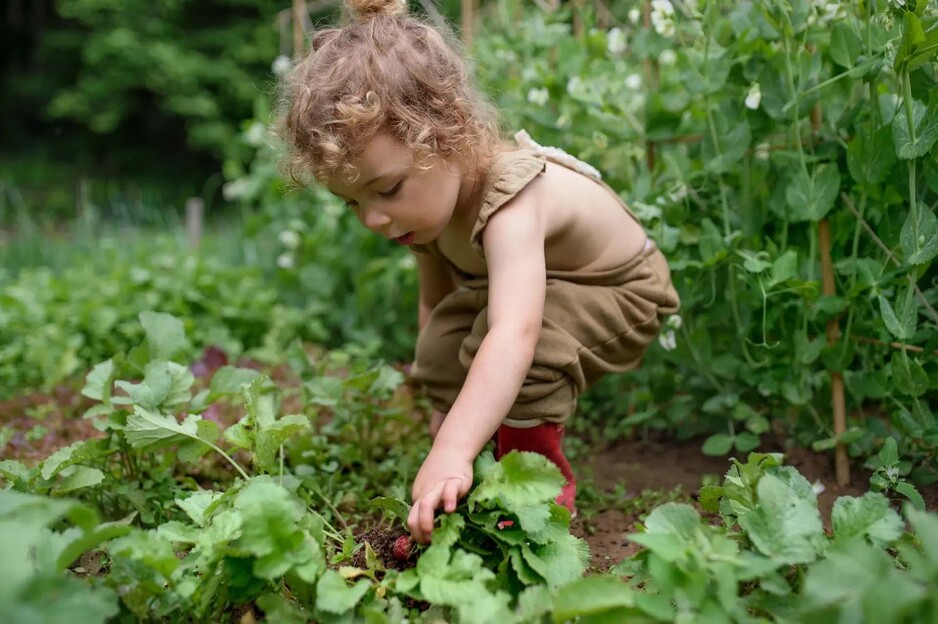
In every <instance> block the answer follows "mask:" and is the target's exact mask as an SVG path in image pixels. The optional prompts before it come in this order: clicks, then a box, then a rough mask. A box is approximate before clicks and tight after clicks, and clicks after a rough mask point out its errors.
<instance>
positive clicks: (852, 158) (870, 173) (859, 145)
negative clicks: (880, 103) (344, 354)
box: [847, 126, 896, 184]
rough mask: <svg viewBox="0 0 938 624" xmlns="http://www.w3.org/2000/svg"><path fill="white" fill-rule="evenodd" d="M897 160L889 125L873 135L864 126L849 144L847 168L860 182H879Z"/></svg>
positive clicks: (884, 177)
mask: <svg viewBox="0 0 938 624" xmlns="http://www.w3.org/2000/svg"><path fill="white" fill-rule="evenodd" d="M895 162H896V150H895V148H894V147H893V140H892V131H891V129H890V128H889V127H888V126H884V127H882V128H878V129H877V130H876V131H875V132H874V133H873V135H872V136H868V135H867V132H866V128H862V129H860V131H858V132H857V134H856V136H855V137H854V138H853V141H851V142H850V144H849V145H848V146H847V169H849V171H850V175H851V176H852V177H853V179H854V180H856V181H857V182H859V183H860V184H879V183H880V182H882V181H883V180H885V179H886V176H887V175H888V174H889V172H890V170H892V166H893V165H894V164H895Z"/></svg>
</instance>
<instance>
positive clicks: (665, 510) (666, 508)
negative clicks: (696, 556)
mask: <svg viewBox="0 0 938 624" xmlns="http://www.w3.org/2000/svg"><path fill="white" fill-rule="evenodd" d="M698 529H700V514H698V513H697V510H696V509H694V508H693V507H691V506H690V505H687V504H684V503H665V504H664V505H661V506H659V507H656V508H655V509H653V510H652V512H651V513H650V514H648V518H646V520H645V531H646V532H647V533H664V534H674V535H679V536H681V537H682V538H684V539H686V540H692V539H694V536H695V535H696V534H697V531H698Z"/></svg>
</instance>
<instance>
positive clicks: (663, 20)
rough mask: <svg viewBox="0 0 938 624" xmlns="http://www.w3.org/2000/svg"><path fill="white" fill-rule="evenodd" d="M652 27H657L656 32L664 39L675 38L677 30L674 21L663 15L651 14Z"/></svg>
mask: <svg viewBox="0 0 938 624" xmlns="http://www.w3.org/2000/svg"><path fill="white" fill-rule="evenodd" d="M651 25H652V26H654V27H655V32H656V33H658V34H659V35H661V36H662V37H673V36H674V33H676V32H677V29H676V28H675V27H674V20H673V19H671V18H670V17H669V16H667V15H664V14H662V13H657V12H654V13H652V14H651Z"/></svg>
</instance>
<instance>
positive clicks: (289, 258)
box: [277, 253, 294, 269]
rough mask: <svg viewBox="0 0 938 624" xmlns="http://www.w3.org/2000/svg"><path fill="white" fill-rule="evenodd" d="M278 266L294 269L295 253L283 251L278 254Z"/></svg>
mask: <svg viewBox="0 0 938 624" xmlns="http://www.w3.org/2000/svg"><path fill="white" fill-rule="evenodd" d="M277 266H278V267H280V268H281V269H292V268H293V266H294V261H293V254H290V253H282V254H280V255H279V256H277Z"/></svg>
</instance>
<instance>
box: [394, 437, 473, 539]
mask: <svg viewBox="0 0 938 624" xmlns="http://www.w3.org/2000/svg"><path fill="white" fill-rule="evenodd" d="M470 487H472V458H471V457H466V456H465V454H464V453H461V452H458V451H455V450H452V449H441V448H437V447H433V448H432V449H431V450H430V454H429V455H428V456H427V459H425V460H424V462H423V466H421V467H420V470H419V471H418V472H417V478H416V479H414V487H413V491H412V497H413V500H414V505H413V507H411V509H410V516H409V517H408V518H407V526H408V527H409V528H410V532H411V535H413V536H414V540H415V541H416V542H419V543H421V544H429V543H430V533H432V532H433V517H434V512H436V510H437V509H438V508H439V507H441V506H442V507H443V509H444V511H446V512H447V513H452V512H454V511H456V501H458V500H459V499H460V498H462V497H463V496H465V495H466V494H467V493H468V492H469V488H470Z"/></svg>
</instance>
